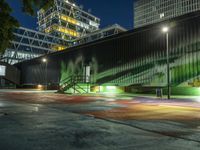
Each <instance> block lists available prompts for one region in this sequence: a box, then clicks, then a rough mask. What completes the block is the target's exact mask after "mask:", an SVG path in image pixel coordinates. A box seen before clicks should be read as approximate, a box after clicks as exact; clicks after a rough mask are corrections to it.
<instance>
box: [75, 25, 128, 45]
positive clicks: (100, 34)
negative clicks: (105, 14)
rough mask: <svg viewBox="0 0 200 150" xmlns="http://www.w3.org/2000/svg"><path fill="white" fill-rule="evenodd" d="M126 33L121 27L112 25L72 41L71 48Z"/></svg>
mask: <svg viewBox="0 0 200 150" xmlns="http://www.w3.org/2000/svg"><path fill="white" fill-rule="evenodd" d="M125 31H127V30H126V29H125V28H123V27H121V26H120V25H118V24H114V25H111V26H108V27H105V28H103V29H99V30H97V31H95V32H92V33H90V34H87V35H86V36H83V37H81V38H77V39H75V40H74V41H73V46H77V45H81V44H85V43H89V42H93V41H96V40H99V39H103V38H106V37H109V36H112V35H115V34H118V33H121V32H125Z"/></svg>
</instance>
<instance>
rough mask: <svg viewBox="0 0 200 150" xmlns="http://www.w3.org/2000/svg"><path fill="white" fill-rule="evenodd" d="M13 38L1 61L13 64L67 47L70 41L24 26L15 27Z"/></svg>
mask: <svg viewBox="0 0 200 150" xmlns="http://www.w3.org/2000/svg"><path fill="white" fill-rule="evenodd" d="M13 33H14V36H15V37H14V39H13V40H12V41H11V45H10V47H9V48H7V49H6V51H5V53H4V55H3V56H1V61H4V62H7V63H9V64H15V63H18V62H21V61H23V60H29V59H32V58H35V57H39V56H41V55H44V54H48V53H51V52H55V51H60V50H63V49H65V48H66V47H69V45H70V44H71V42H70V41H67V40H64V39H61V38H58V37H55V36H51V35H48V34H45V33H42V32H38V31H34V30H31V29H27V28H24V27H20V28H17V29H16V30H15V31H14V32H13Z"/></svg>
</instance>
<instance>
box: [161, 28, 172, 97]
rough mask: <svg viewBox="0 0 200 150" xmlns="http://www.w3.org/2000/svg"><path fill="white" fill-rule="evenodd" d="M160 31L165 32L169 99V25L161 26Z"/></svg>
mask: <svg viewBox="0 0 200 150" xmlns="http://www.w3.org/2000/svg"><path fill="white" fill-rule="evenodd" d="M162 32H163V33H165V34H166V51H167V98H168V99H170V66H169V27H167V26H166V27H163V28H162Z"/></svg>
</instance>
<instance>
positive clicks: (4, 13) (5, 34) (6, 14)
mask: <svg viewBox="0 0 200 150" xmlns="http://www.w3.org/2000/svg"><path fill="white" fill-rule="evenodd" d="M11 12H12V9H11V8H10V7H9V5H8V4H7V3H6V2H5V0H0V20H1V21H0V38H1V40H0V53H3V52H4V51H5V49H6V48H7V47H8V46H9V44H10V42H9V41H10V40H12V39H13V33H12V31H13V29H14V28H15V27H18V26H19V23H18V22H17V20H16V19H15V18H14V17H12V16H11V15H10V13H11Z"/></svg>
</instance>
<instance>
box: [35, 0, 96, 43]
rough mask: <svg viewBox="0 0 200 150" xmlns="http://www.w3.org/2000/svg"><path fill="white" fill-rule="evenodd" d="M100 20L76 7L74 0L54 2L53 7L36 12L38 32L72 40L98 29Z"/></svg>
mask: <svg viewBox="0 0 200 150" xmlns="http://www.w3.org/2000/svg"><path fill="white" fill-rule="evenodd" d="M99 25H100V19H99V18H97V17H95V16H93V15H92V14H90V13H89V12H86V11H84V10H83V9H82V8H81V7H79V6H77V5H76V4H75V2H74V0H54V5H53V6H51V7H50V8H48V9H46V10H44V9H43V8H42V9H40V10H39V11H38V26H39V31H41V32H45V33H47V34H51V35H53V36H58V37H61V38H62V39H66V40H74V39H76V38H80V37H82V36H85V35H87V34H89V33H91V32H94V31H96V30H98V29H99Z"/></svg>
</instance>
